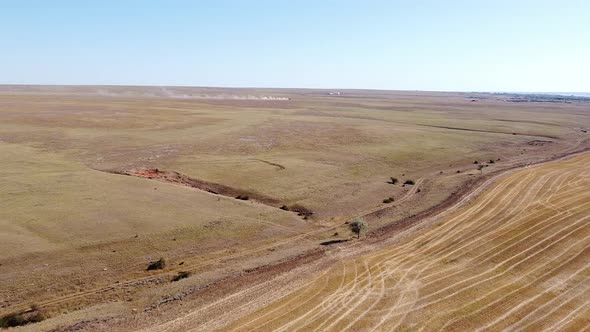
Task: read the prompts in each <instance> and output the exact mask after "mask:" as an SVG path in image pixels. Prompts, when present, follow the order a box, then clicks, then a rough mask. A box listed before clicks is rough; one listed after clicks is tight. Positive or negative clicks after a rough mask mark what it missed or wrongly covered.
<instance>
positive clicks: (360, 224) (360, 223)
mask: <svg viewBox="0 0 590 332" xmlns="http://www.w3.org/2000/svg"><path fill="white" fill-rule="evenodd" d="M349 226H350V230H351V231H352V232H353V233H354V234H356V236H357V239H359V238H360V237H361V233H362V232H363V231H366V230H367V228H368V226H367V223H366V222H365V220H364V219H363V218H356V219H355V220H353V221H352V222H351V223H350V225H349Z"/></svg>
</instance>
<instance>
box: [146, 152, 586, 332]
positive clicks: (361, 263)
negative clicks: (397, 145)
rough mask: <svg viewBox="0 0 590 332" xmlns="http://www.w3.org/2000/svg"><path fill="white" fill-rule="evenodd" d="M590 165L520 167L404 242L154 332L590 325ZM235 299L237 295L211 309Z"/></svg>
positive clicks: (344, 255) (355, 254) (350, 254)
mask: <svg viewBox="0 0 590 332" xmlns="http://www.w3.org/2000/svg"><path fill="white" fill-rule="evenodd" d="M588 163H590V155H588V154H585V155H582V156H579V157H575V158H572V159H569V160H567V161H559V162H553V163H550V164H546V165H543V166H540V167H530V168H526V169H524V170H521V171H518V172H513V173H512V174H510V175H507V176H504V177H502V179H501V180H500V181H498V182H497V183H496V184H495V185H493V186H492V187H491V188H490V189H489V190H487V191H486V192H485V193H484V194H482V195H480V196H479V197H478V198H477V199H475V200H474V201H473V202H471V203H470V204H469V205H468V206H466V207H464V208H462V209H459V210H458V211H456V212H454V213H452V214H451V215H450V216H447V217H441V216H437V217H436V218H434V220H433V221H431V222H432V223H433V225H432V226H431V227H427V228H423V229H421V230H411V231H409V232H408V234H409V235H407V236H405V237H403V239H401V240H399V241H397V242H396V243H390V244H388V245H385V246H384V248H381V249H376V248H371V250H367V249H366V248H365V250H364V251H365V254H359V250H358V249H359V248H356V249H357V250H355V248H346V247H343V248H341V250H336V251H335V252H334V253H333V255H334V256H337V257H338V262H337V263H335V264H334V266H333V267H332V268H330V269H327V270H324V271H321V272H319V273H317V274H316V276H314V277H313V278H310V280H309V281H306V282H305V284H303V285H301V286H299V288H298V289H297V290H296V291H294V292H292V293H291V294H288V295H286V296H279V299H275V300H274V301H272V299H273V297H274V298H276V296H274V294H273V293H272V292H269V293H266V294H261V295H258V296H250V295H251V294H237V296H241V297H247V298H249V299H248V300H246V301H245V303H244V304H243V307H238V308H234V309H233V310H232V311H230V312H225V314H221V317H216V318H215V319H213V320H211V321H209V322H207V321H203V320H202V317H204V315H205V313H203V312H202V311H199V310H197V311H195V312H193V313H189V314H187V315H186V316H183V317H181V318H179V319H176V320H173V321H171V322H169V323H166V324H163V325H158V326H157V327H155V328H154V329H151V331H201V330H209V329H212V328H219V327H223V330H227V331H348V330H350V331H369V330H377V331H381V330H383V331H391V330H400V331H406V330H416V331H423V330H425V331H430V330H437V331H438V330H444V331H473V330H476V331H483V330H488V331H499V330H511V331H539V330H551V331H554V330H564V331H582V330H590V262H589V259H590V220H589V218H590V190H588V189H589V188H590V169H588V167H587V165H588ZM367 251H368V252H367ZM233 296H234V297H235V296H236V294H234V295H233ZM223 301H230V302H231V301H235V299H233V298H231V297H230V298H227V299H224V300H220V301H218V302H217V303H215V304H214V306H210V307H209V308H207V307H205V308H203V309H201V310H214V309H217V310H219V308H221V307H222V306H223ZM269 301H270V302H271V303H270V304H267V305H262V308H261V309H259V310H256V311H255V312H253V313H251V314H248V315H245V316H244V317H242V318H240V319H239V320H237V321H234V322H233V323H232V324H230V325H229V326H224V324H225V323H226V322H227V321H231V320H232V319H235V316H236V313H239V312H241V311H244V310H245V311H253V310H254V308H256V307H257V306H261V304H263V303H265V302H267V303H268V302H269ZM215 306H217V307H218V308H215ZM221 312H223V311H221Z"/></svg>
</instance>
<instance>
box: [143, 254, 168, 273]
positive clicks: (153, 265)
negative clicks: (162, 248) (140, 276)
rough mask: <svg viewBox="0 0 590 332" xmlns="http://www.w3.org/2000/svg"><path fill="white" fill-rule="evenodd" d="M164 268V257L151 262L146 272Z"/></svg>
mask: <svg viewBox="0 0 590 332" xmlns="http://www.w3.org/2000/svg"><path fill="white" fill-rule="evenodd" d="M165 267H166V260H165V259H164V257H160V259H158V260H157V261H155V262H151V263H150V265H148V267H147V270H148V271H152V270H162V269H164V268H165Z"/></svg>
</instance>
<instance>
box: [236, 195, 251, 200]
mask: <svg viewBox="0 0 590 332" xmlns="http://www.w3.org/2000/svg"><path fill="white" fill-rule="evenodd" d="M236 199H240V200H242V201H247V200H249V199H250V197H248V196H247V195H238V196H236Z"/></svg>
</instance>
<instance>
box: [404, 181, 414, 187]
mask: <svg viewBox="0 0 590 332" xmlns="http://www.w3.org/2000/svg"><path fill="white" fill-rule="evenodd" d="M404 184H408V185H410V186H413V185H415V184H416V182H414V180H406V182H404Z"/></svg>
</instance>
